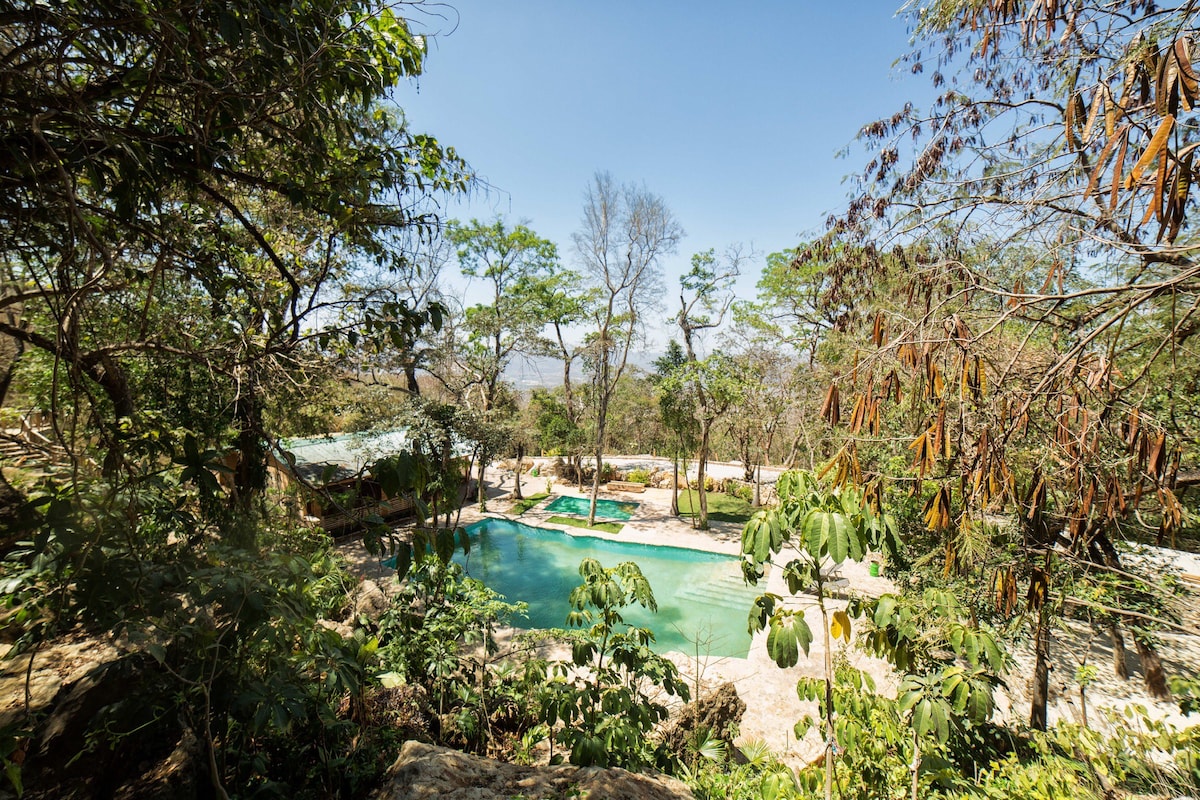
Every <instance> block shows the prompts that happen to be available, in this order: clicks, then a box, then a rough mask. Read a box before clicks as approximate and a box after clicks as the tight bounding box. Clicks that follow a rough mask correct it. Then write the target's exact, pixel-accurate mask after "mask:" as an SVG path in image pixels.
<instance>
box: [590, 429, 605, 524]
mask: <svg viewBox="0 0 1200 800" xmlns="http://www.w3.org/2000/svg"><path fill="white" fill-rule="evenodd" d="M603 463H604V450H603V448H601V447H599V446H597V447H596V474H595V475H593V476H592V500H591V503H590V504H589V505H588V527H591V526H593V525H595V524H596V500H597V498H599V497H600V468H601V465H602V464H603Z"/></svg>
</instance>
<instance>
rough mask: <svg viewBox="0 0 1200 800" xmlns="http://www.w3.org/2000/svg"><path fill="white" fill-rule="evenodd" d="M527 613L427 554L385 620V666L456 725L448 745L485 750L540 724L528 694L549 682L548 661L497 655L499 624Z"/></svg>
mask: <svg viewBox="0 0 1200 800" xmlns="http://www.w3.org/2000/svg"><path fill="white" fill-rule="evenodd" d="M524 610H525V605H524V604H523V603H507V602H505V601H504V600H503V599H502V598H501V597H500V595H498V594H496V593H495V592H493V591H492V590H491V589H489V588H487V587H486V586H484V585H483V584H482V583H480V582H479V581H477V580H474V579H472V578H464V577H463V575H462V568H461V567H460V566H459V565H457V564H455V563H453V562H450V563H444V562H442V561H440V560H438V559H432V558H426V559H424V560H423V561H422V562H421V563H419V564H417V565H414V567H413V569H412V571H411V572H410V573H409V575H408V580H407V581H406V582H405V583H404V585H403V587H402V588H401V590H400V592H399V593H398V594H397V595H396V597H395V598H393V601H392V605H391V608H390V609H389V610H388V612H387V613H386V614H384V616H383V618H382V619H381V620H380V629H379V638H380V641H381V642H382V645H381V647H380V649H379V669H380V671H381V672H384V673H385V674H390V675H394V676H396V678H395V680H401V681H404V682H406V683H410V684H416V685H419V686H421V687H422V688H423V689H424V690H425V692H426V694H427V696H428V698H429V702H430V704H431V705H432V706H433V708H434V710H436V712H437V714H438V715H439V717H440V718H442V719H443V720H446V721H449V722H452V725H451V726H450V727H449V729H444V730H442V731H441V740H442V742H443V743H445V744H450V745H453V746H457V747H462V748H464V749H466V750H469V751H473V752H486V751H487V749H488V745H489V744H497V743H498V742H499V741H501V740H503V741H510V740H511V739H513V738H516V737H520V736H521V735H522V734H523V733H524V732H526V731H527V730H529V729H530V728H531V727H533V725H534V724H536V722H537V719H536V716H537V708H536V706H531V705H530V703H529V702H528V698H529V697H530V696H532V695H534V694H536V689H537V687H538V686H539V685H540V684H541V683H543V682H544V680H545V674H546V662H544V661H540V660H538V659H529V660H527V661H526V662H525V663H524V664H522V665H520V666H517V665H515V664H513V663H511V662H509V661H506V660H499V661H493V660H492V656H493V655H494V654H495V653H496V643H495V640H494V638H493V634H494V632H495V629H496V628H497V627H498V626H500V625H506V624H508V622H509V621H510V620H511V618H512V617H513V615H517V614H522V613H523V612H524ZM474 645H482V648H481V652H480V648H474V647H473V646H474Z"/></svg>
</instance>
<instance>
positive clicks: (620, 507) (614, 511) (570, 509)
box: [546, 494, 638, 520]
mask: <svg viewBox="0 0 1200 800" xmlns="http://www.w3.org/2000/svg"><path fill="white" fill-rule="evenodd" d="M591 504H592V501H591V498H588V497H574V496H572V495H569V494H561V495H559V496H558V497H556V498H554V500H553V501H552V502H551V503H550V505H548V506H546V510H547V511H557V512H558V513H559V514H577V515H579V516H581V517H586V516H587V515H588V511H590V510H591ZM637 507H638V504H637V503H629V502H623V501H621V500H600V499H597V500H596V516H597V517H604V518H605V519H621V520H625V519H629V517H630V516H632V515H633V512H634V511H637Z"/></svg>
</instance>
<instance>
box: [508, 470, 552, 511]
mask: <svg viewBox="0 0 1200 800" xmlns="http://www.w3.org/2000/svg"><path fill="white" fill-rule="evenodd" d="M535 470H536V467H535ZM534 477H537V476H536V475H535V476H534ZM549 496H550V493H549V492H538V493H537V494H531V495H529V497H526V498H525V499H524V500H517V501H516V502H514V503H513V504H512V508H511V509H510V510H509V513H511V514H516V515H518V516H520V515H521V514H524V513H525V512H526V511H528V510H529V509H531V508H533V507H534V506H536V505H537V504H538V503H540V502H542V501H543V500H545V499H546V498H547V497H549Z"/></svg>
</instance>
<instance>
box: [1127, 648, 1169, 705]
mask: <svg viewBox="0 0 1200 800" xmlns="http://www.w3.org/2000/svg"><path fill="white" fill-rule="evenodd" d="M1133 644H1134V646H1135V647H1137V651H1138V656H1140V657H1141V659H1142V674H1143V675H1144V676H1145V681H1146V689H1148V690H1149V691H1150V694H1152V695H1154V698H1155V699H1156V700H1170V699H1171V690H1170V689H1168V688H1167V674H1166V672H1164V671H1163V665H1162V659H1161V658H1159V657H1158V651H1157V650H1155V649H1154V647H1153V646H1151V645H1150V643H1149V642H1147V641H1145V640H1144V639H1143V638H1142V637H1141V636H1139V635H1138V634H1137V632H1134V635H1133Z"/></svg>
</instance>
